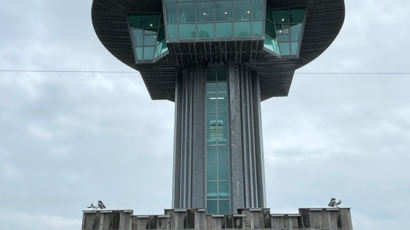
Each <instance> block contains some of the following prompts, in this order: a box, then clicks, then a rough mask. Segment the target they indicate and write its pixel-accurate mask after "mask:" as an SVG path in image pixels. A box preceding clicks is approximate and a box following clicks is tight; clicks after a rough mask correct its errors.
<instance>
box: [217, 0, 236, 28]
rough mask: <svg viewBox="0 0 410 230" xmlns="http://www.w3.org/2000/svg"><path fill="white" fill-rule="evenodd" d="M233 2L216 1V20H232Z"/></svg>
mask: <svg viewBox="0 0 410 230" xmlns="http://www.w3.org/2000/svg"><path fill="white" fill-rule="evenodd" d="M232 4H233V2H232V1H216V2H215V20H216V21H231V20H232V15H233V11H232ZM231 36H232V35H231Z"/></svg>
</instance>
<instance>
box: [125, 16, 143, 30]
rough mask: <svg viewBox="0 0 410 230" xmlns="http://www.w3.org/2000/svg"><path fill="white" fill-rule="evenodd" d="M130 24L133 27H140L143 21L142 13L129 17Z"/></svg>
mask: <svg viewBox="0 0 410 230" xmlns="http://www.w3.org/2000/svg"><path fill="white" fill-rule="evenodd" d="M129 21H130V26H131V27H133V28H142V27H143V23H144V15H133V16H130V17H129Z"/></svg>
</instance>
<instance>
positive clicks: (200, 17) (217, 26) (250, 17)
mask: <svg viewBox="0 0 410 230" xmlns="http://www.w3.org/2000/svg"><path fill="white" fill-rule="evenodd" d="M264 2H265V1H264V0H196V1H194V0H178V1H177V0H174V1H171V0H166V1H165V4H166V6H165V7H166V13H167V16H166V17H167V25H166V26H167V27H169V26H170V25H174V24H176V23H178V24H184V26H183V27H186V25H188V24H194V25H195V27H191V28H189V30H187V31H184V30H181V29H179V31H178V33H176V31H175V28H168V29H167V31H168V34H167V38H168V39H170V40H184V39H201V40H202V39H213V38H214V37H217V38H232V37H239V38H242V37H252V36H255V37H260V36H261V35H262V33H263V27H262V26H263V18H264V13H265V12H264V11H265V8H266V6H265V5H264ZM252 21H254V23H252ZM234 22H250V24H249V23H247V24H240V23H238V24H237V25H236V26H237V28H236V29H237V30H236V31H237V32H235V33H234V29H233V27H234V26H233V24H231V23H234ZM211 24H212V27H211ZM154 26H155V25H154ZM252 26H253V27H254V28H253V29H252ZM192 29H193V30H195V33H192ZM252 31H253V32H252Z"/></svg>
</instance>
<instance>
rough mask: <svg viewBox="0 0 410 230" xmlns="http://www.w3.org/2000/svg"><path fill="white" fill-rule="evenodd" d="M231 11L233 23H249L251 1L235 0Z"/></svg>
mask: <svg viewBox="0 0 410 230" xmlns="http://www.w3.org/2000/svg"><path fill="white" fill-rule="evenodd" d="M233 10H234V18H235V21H249V20H250V19H251V13H252V9H251V1H250V0H236V1H233Z"/></svg>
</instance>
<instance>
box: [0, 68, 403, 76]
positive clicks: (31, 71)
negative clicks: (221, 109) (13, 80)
mask: <svg viewBox="0 0 410 230" xmlns="http://www.w3.org/2000/svg"><path fill="white" fill-rule="evenodd" d="M0 73H91V74H136V73H137V71H118V70H59V69H55V70H51V69H0ZM295 75H304V76H309V75H316V76H320V77H324V76H325V75H334V76H341V75H350V76H353V75H359V76H365V75H368V76H380V77H385V76H387V75H395V76H403V77H410V72H296V73H295Z"/></svg>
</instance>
